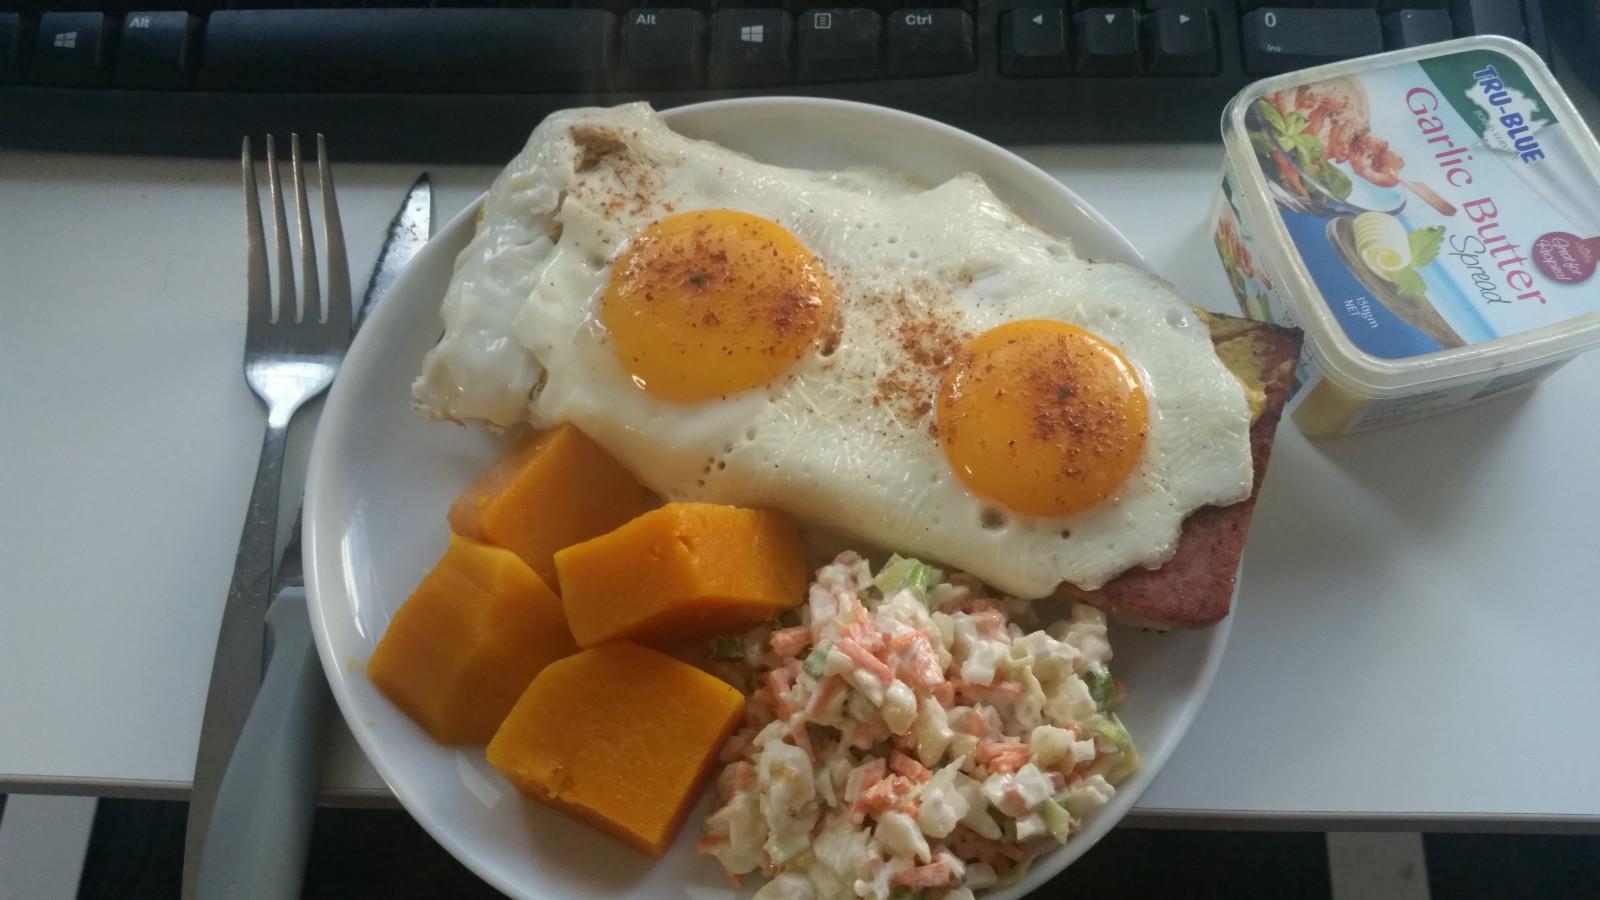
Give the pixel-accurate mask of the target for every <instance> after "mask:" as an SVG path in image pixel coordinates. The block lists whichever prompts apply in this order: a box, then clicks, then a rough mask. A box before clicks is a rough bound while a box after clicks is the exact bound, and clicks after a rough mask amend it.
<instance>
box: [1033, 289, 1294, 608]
mask: <svg viewBox="0 0 1600 900" xmlns="http://www.w3.org/2000/svg"><path fill="white" fill-rule="evenodd" d="M1202 318H1203V319H1204V320H1205V321H1206V324H1207V327H1209V328H1210V329H1211V341H1212V343H1213V344H1214V345H1215V346H1216V348H1217V356H1219V357H1221V359H1222V362H1223V364H1224V365H1226V366H1227V367H1228V369H1229V371H1231V372H1233V374H1234V377H1236V378H1238V379H1239V382H1240V383H1241V384H1243V385H1244V387H1245V395H1246V397H1247V398H1248V399H1249V400H1250V411H1251V413H1252V415H1253V416H1254V422H1253V423H1252V424H1251V426H1250V455H1251V457H1252V461H1253V462H1254V465H1255V484H1254V486H1253V487H1252V488H1251V491H1250V496H1249V498H1247V499H1245V500H1243V501H1241V502H1239V503H1235V504H1232V505H1231V506H1207V507H1205V508H1203V509H1200V510H1197V511H1195V512H1194V514H1192V515H1190V516H1189V518H1187V519H1185V520H1184V522H1183V531H1182V534H1181V536H1180V537H1179V539H1178V550H1177V552H1176V553H1175V554H1173V557H1172V558H1171V559H1169V560H1167V562H1166V564H1165V565H1163V566H1161V567H1160V568H1159V569H1154V570H1152V569H1144V568H1134V569H1130V570H1128V571H1126V572H1123V573H1122V574H1121V575H1118V576H1117V577H1116V578H1114V579H1112V580H1111V581H1110V582H1108V583H1107V584H1106V585H1105V586H1104V587H1102V588H1100V589H1099V590H1097V591H1082V590H1078V589H1077V588H1074V587H1072V586H1071V585H1067V584H1063V585H1062V586H1061V588H1060V589H1059V591H1058V593H1059V594H1060V595H1061V596H1065V597H1075V598H1078V599H1081V600H1086V601H1088V602H1090V603H1093V604H1094V605H1096V606H1099V607H1101V608H1102V609H1104V610H1106V612H1108V613H1110V614H1111V615H1112V617H1113V618H1115V619H1117V620H1119V621H1123V622H1127V623H1129V624H1134V625H1140V626H1145V627H1149V628H1160V629H1169V628H1204V627H1206V626H1208V625H1214V624H1216V623H1217V622H1219V621H1221V620H1222V619H1223V617H1225V616H1227V614H1228V607H1229V605H1230V604H1231V603H1232V601H1233V587H1234V577H1235V575H1236V574H1237V572H1238V570H1239V556H1240V554H1241V553H1243V551H1244V538H1245V531H1246V530H1247V529H1248V528H1249V527H1250V515H1251V514H1252V513H1253V512H1254V511H1255V505H1256V495H1257V493H1259V492H1260V490H1261V479H1262V477H1263V476H1265V475H1266V472H1267V459H1268V457H1269V456H1271V455H1272V442H1273V438H1274V436H1275V434H1276V432H1277V430H1278V419H1279V418H1280V417H1281V416H1282V415H1283V406H1284V403H1285V402H1287V400H1288V397H1289V385H1290V381H1291V380H1292V378H1293V376H1294V364H1295V359H1296V358H1297V357H1298V356H1299V355H1300V342H1301V337H1302V336H1301V333H1300V331H1299V330H1298V329H1294V328H1282V327H1279V326H1277V325H1269V324H1266V323H1264V322H1257V321H1255V320H1253V319H1241V318H1238V317H1237V316H1224V315H1219V314H1217V313H1202Z"/></svg>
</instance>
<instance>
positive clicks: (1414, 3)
mask: <svg viewBox="0 0 1600 900" xmlns="http://www.w3.org/2000/svg"><path fill="white" fill-rule="evenodd" d="M1508 2H1512V3H1515V2H1516V0H1508ZM1449 8H1450V0H1378V12H1380V13H1392V12H1399V11H1400V10H1402V9H1449Z"/></svg>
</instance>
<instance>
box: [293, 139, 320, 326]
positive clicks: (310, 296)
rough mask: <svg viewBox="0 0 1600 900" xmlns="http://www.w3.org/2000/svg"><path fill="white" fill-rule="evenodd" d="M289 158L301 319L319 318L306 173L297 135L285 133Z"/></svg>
mask: <svg viewBox="0 0 1600 900" xmlns="http://www.w3.org/2000/svg"><path fill="white" fill-rule="evenodd" d="M289 159H290V162H291V166H292V168H293V170H294V199H295V208H296V210H297V214H298V216H299V218H300V295H301V296H302V297H304V298H305V303H304V305H303V306H302V307H301V309H302V310H303V311H304V314H305V319H306V320H309V321H312V322H320V321H322V295H321V292H320V291H318V290H317V239H316V236H315V235H313V234H312V233H311V206H310V204H308V203H307V202H306V176H305V170H304V168H302V167H301V165H300V135H299V134H291V135H289Z"/></svg>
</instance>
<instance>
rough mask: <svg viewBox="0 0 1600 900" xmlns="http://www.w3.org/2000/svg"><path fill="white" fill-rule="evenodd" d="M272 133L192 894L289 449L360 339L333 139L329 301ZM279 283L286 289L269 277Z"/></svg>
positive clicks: (249, 654)
mask: <svg viewBox="0 0 1600 900" xmlns="http://www.w3.org/2000/svg"><path fill="white" fill-rule="evenodd" d="M275 151H276V148H275V147H274V146H273V140H272V136H271V135H268V136H267V160H266V162H267V181H268V186H269V190H270V192H271V202H272V211H273V226H274V227H273V231H274V235H275V237H276V240H275V243H276V245H277V250H278V259H277V270H278V271H277V276H276V278H275V279H270V278H269V277H268V275H267V246H266V240H265V237H264V235H263V234H262V229H261V207H260V200H259V198H258V197H257V190H256V175H255V161H254V160H253V159H252V157H251V154H250V139H249V138H248V137H247V138H245V139H244V148H243V151H242V152H241V154H240V157H241V164H242V166H243V169H244V209H245V211H244V216H245V251H246V256H245V259H246V269H245V271H246V279H247V286H246V300H247V306H248V310H249V318H248V324H247V325H246V328H245V341H244V377H245V381H246V382H247V383H248V384H249V385H250V390H251V391H252V392H253V393H254V394H255V395H256V397H257V398H259V399H260V400H261V402H262V404H263V405H265V406H266V409H267V428H266V435H265V436H264V437H263V438H262V442H261V461H260V463H259V464H258V466H257V469H256V482H255V486H254V487H253V488H251V491H250V506H249V508H248V511H247V512H246V513H245V521H244V532H243V534H241V535H240V537H239V551H238V555H237V556H236V557H235V558H234V564H233V565H234V567H233V580H232V581H231V582H230V583H229V585H228V599H227V603H226V605H225V606H224V607H223V613H222V629H221V632H220V634H219V635H218V637H217V652H216V657H215V659H214V660H213V662H212V669H211V684H210V687H209V688H208V690H207V693H206V707H205V717H204V719H203V720H202V723H201V727H200V747H199V751H198V752H197V754H196V756H195V772H194V788H193V793H192V794H191V795H190V802H189V821H188V825H187V828H186V831H185V834H184V864H183V896H184V897H186V898H187V897H192V896H193V894H194V888H195V879H196V876H197V874H198V865H199V860H200V849H201V846H200V845H201V843H202V842H203V840H204V837H205V833H206V827H207V824H208V823H209V821H210V819H211V810H212V805H213V803H214V801H215V799H216V792H217V787H218V785H219V784H220V783H221V781H222V775H223V773H224V771H226V769H227V766H228V758H229V757H230V756H231V755H232V753H233V748H234V744H235V743H236V742H237V740H238V738H239V732H240V730H241V729H242V728H243V727H244V722H245V718H246V717H247V716H248V715H249V712H250V705H251V702H252V700H253V699H254V698H255V695H256V691H257V689H258V688H259V687H260V684H261V672H262V657H263V650H264V647H263V628H264V625H265V617H266V611H267V606H268V604H269V603H270V602H271V597H270V593H269V589H270V586H271V582H272V569H273V563H274V559H275V556H276V549H277V547H276V544H277V532H278V494H279V490H280V488H281V485H282V482H283V452H284V446H285V444H286V443H287V439H288V435H289V423H290V422H291V421H292V420H293V419H294V415H295V413H296V412H298V411H299V410H300V408H301V407H302V406H303V405H305V403H306V401H308V400H311V399H312V398H314V397H316V396H317V395H318V394H321V393H322V392H323V391H324V390H327V388H328V385H329V384H331V383H332V382H333V376H334V373H335V372H337V371H338V369H339V362H340V360H342V359H343V358H344V352H345V349H346V348H347V347H349V345H350V322H351V309H350V272H349V264H348V262H347V260H346V259H345V249H344V230H343V227H342V226H341V225H340V224H339V205H338V202H337V201H336V199H335V197H334V189H333V176H332V174H331V173H330V172H329V169H328V153H327V147H326V145H325V143H324V141H323V137H322V135H320V134H319V135H317V175H318V185H319V187H320V188H321V194H322V214H323V239H324V241H325V243H326V252H327V257H328V284H327V293H326V301H324V300H323V299H322V292H321V291H320V290H319V289H318V283H317V251H316V240H315V237H314V236H313V234H312V230H311V211H310V207H309V205H308V204H307V202H306V182H305V178H304V174H303V170H302V167H301V165H300V136H299V135H290V137H289V158H290V165H291V174H292V176H293V179H294V192H295V208H296V214H297V216H296V217H297V219H298V220H299V229H300V235H299V237H300V278H301V288H300V298H301V299H302V300H303V301H304V302H303V304H301V303H299V302H297V300H296V296H295V287H294V263H293V261H292V259H291V255H290V249H289V229H288V224H287V222H286V221H285V217H284V209H283V200H284V198H283V190H282V184H281V182H280V180H279V178H278V159H277V154H276V152H275ZM273 280H275V281H276V282H277V298H276V302H275V303H274V301H273V298H272V296H271V293H272V290H271V288H272V285H271V283H270V282H271V281H273Z"/></svg>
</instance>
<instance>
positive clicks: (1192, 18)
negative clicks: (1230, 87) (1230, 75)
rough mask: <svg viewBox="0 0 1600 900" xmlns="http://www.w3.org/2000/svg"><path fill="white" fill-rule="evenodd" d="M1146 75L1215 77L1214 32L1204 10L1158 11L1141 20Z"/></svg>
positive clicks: (1215, 43) (1209, 18)
mask: <svg viewBox="0 0 1600 900" xmlns="http://www.w3.org/2000/svg"><path fill="white" fill-rule="evenodd" d="M1144 44H1145V48H1146V50H1147V51H1148V52H1149V54H1150V71H1151V72H1153V73H1155V74H1157V75H1215V74H1217V39H1216V30H1215V29H1213V28H1212V27H1211V11H1210V10H1207V9H1158V10H1156V11H1155V12H1153V13H1151V14H1150V15H1149V16H1148V17H1147V18H1146V19H1145V20H1144Z"/></svg>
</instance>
